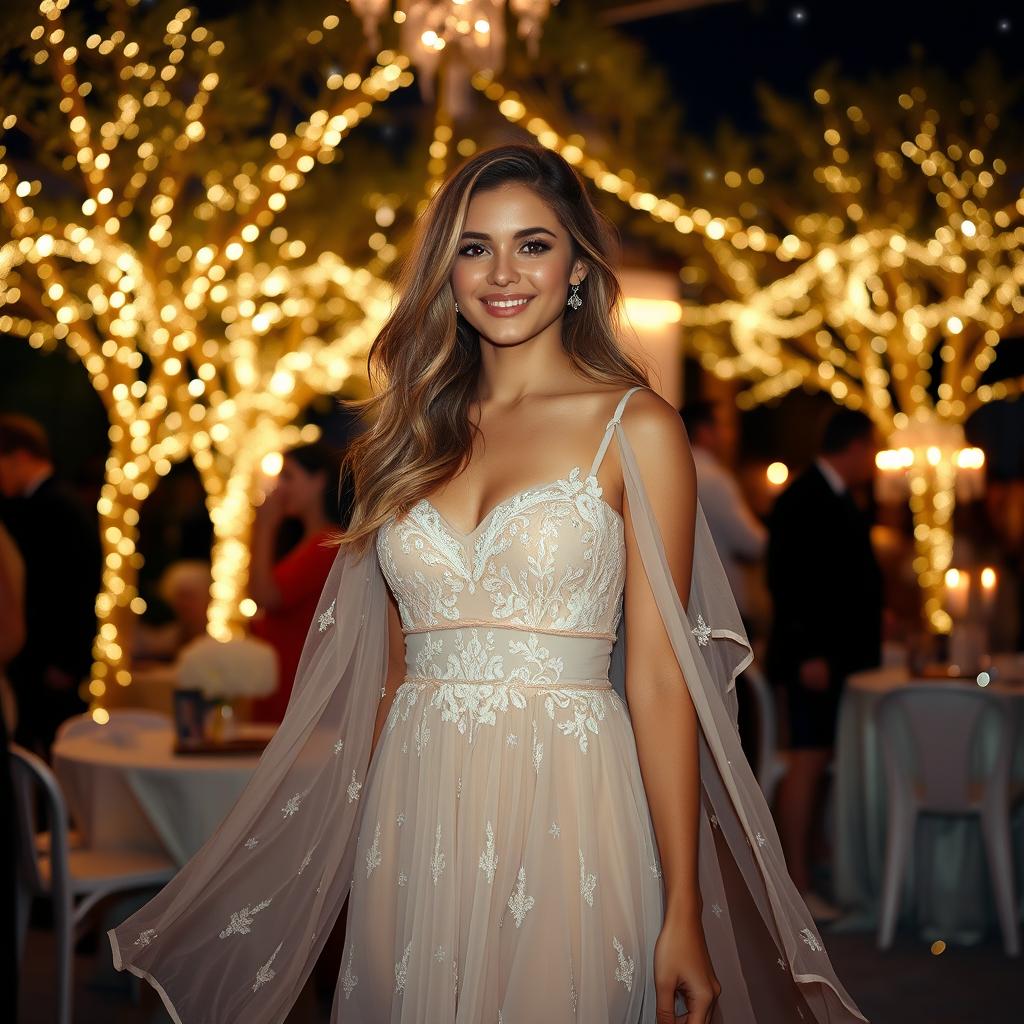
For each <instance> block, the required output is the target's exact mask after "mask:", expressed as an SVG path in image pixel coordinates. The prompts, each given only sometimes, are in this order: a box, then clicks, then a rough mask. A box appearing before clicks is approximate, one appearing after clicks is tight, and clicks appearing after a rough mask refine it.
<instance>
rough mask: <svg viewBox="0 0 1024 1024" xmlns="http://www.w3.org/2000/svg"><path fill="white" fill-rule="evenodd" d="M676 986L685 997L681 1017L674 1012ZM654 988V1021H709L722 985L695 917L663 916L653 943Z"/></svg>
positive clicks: (695, 1023)
mask: <svg viewBox="0 0 1024 1024" xmlns="http://www.w3.org/2000/svg"><path fill="white" fill-rule="evenodd" d="M676 989H679V990H680V991H681V992H682V994H683V998H684V999H685V1000H686V1010H687V1012H686V1013H684V1014H683V1015H682V1016H681V1017H677V1016H676V1013H675V1000H676ZM654 990H655V993H656V995H657V1021H658V1024H676V1021H683V1022H684V1024H710V1021H711V1011H712V1009H713V1007H714V1004H715V1000H716V999H717V998H718V996H719V993H720V992H721V991H722V986H721V985H720V984H719V983H718V979H717V978H716V977H715V971H714V968H713V967H712V966H711V957H710V956H709V955H708V949H707V945H706V943H705V942H704V931H703V929H702V928H701V924H700V919H699V918H694V919H690V918H687V919H680V918H679V917H672V916H667V917H666V918H665V923H664V924H663V925H662V927H661V932H660V934H659V935H658V941H657V942H656V943H655V944H654Z"/></svg>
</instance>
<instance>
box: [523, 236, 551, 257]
mask: <svg viewBox="0 0 1024 1024" xmlns="http://www.w3.org/2000/svg"><path fill="white" fill-rule="evenodd" d="M550 248H551V246H550V245H548V244H547V242H542V241H540V240H539V239H536V238H534V239H531V240H530V241H529V242H527V243H526V244H525V245H524V246H523V250H524V251H525V252H528V253H531V254H535V253H541V252H547V251H548V250H549V249H550Z"/></svg>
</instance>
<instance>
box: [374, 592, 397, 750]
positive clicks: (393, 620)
mask: <svg viewBox="0 0 1024 1024" xmlns="http://www.w3.org/2000/svg"><path fill="white" fill-rule="evenodd" d="M404 678H405V636H404V635H403V634H402V620H401V618H400V617H399V614H398V606H397V605H396V604H395V599H394V597H393V596H392V595H391V594H390V593H388V670H387V676H386V678H385V680H384V696H383V697H381V701H380V706H379V707H378V708H377V718H376V721H375V722H374V723H373V742H372V743H371V745H370V758H371V760H372V759H373V752H374V751H375V750H376V749H377V741H378V740H379V739H380V734H381V733H382V732H383V731H384V723H385V722H386V721H387V717H388V712H389V711H390V710H391V704H392V702H393V701H394V699H395V691H396V690H397V689H398V687H399V686H400V685H401V682H402V680H403V679H404Z"/></svg>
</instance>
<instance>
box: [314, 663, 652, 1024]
mask: <svg viewBox="0 0 1024 1024" xmlns="http://www.w3.org/2000/svg"><path fill="white" fill-rule="evenodd" d="M362 798H363V799H364V800H365V801H366V803H365V805H364V808H363V819H362V822H363V824H362V829H361V832H360V836H359V841H358V848H357V853H356V865H355V878H354V882H353V884H352V889H351V895H350V899H349V912H348V926H347V935H346V942H345V948H344V951H343V957H342V964H341V973H340V976H339V981H338V991H337V994H336V997H335V1003H334V1014H333V1018H332V1020H333V1022H334V1024H356V1022H359V1024H375V1022H383V1021H387V1022H399V1021H401V1022H403V1024H404V1022H411V1021H423V1022H430V1024H439V1022H460V1024H479V1022H482V1021H487V1022H497V1021H502V1022H503V1024H520V1022H521V1024H535V1022H540V1021H543V1022H558V1021H588V1022H596V1021H601V1022H605V1021H608V1022H630V1024H632V1022H637V1021H653V1020H654V1010H655V1008H654V988H653V951H654V943H655V940H656V939H657V936H658V932H659V930H660V927H661V921H662V907H663V895H662V883H661V872H660V868H659V863H658V856H657V848H656V845H655V841H654V834H653V830H652V827H651V821H650V813H649V811H648V807H647V801H646V796H645V793H644V788H643V783H642V779H641V776H640V768H639V763H638V761H637V754H636V746H635V742H634V738H633V731H632V728H631V726H630V722H629V717H628V714H627V711H626V708H625V705H624V703H623V702H622V700H621V698H620V697H619V695H618V694H617V693H616V692H615V691H614V690H612V689H611V688H610V687H609V686H607V684H604V685H602V684H601V683H600V682H593V683H589V684H588V685H584V686H576V685H573V684H571V683H568V684H567V683H565V682H564V680H561V681H559V683H558V684H555V685H543V684H541V685H536V684H532V685H521V684H519V683H516V682H513V683H507V682H488V683H460V682H451V681H442V680H428V679H417V680H416V681H410V680H407V681H406V682H404V683H403V684H402V686H401V687H400V688H399V690H398V693H397V695H396V697H395V700H394V703H393V705H392V707H391V712H390V714H389V717H388V721H387V723H386V725H385V727H384V732H383V733H382V736H381V739H380V742H379V744H378V747H377V750H376V751H375V754H374V758H373V762H372V763H371V766H370V771H369V773H368V775H367V780H366V786H365V791H364V793H363V794H362Z"/></svg>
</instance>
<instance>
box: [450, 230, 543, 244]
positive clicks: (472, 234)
mask: <svg viewBox="0 0 1024 1024" xmlns="http://www.w3.org/2000/svg"><path fill="white" fill-rule="evenodd" d="M526 235H550V236H551V237H552V238H556V237H557V236H556V235H555V233H554V231H552V230H551V229H550V228H540V227H537V228H523V229H522V230H521V231H517V232H516V233H515V234H514V235H513V236H512V237H513V238H523V237H525V236H526ZM462 237H463V238H478V239H480V241H482V242H489V241H490V240H491V236H490V235H488V234H487V233H486V232H484V231H463V232H462Z"/></svg>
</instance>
